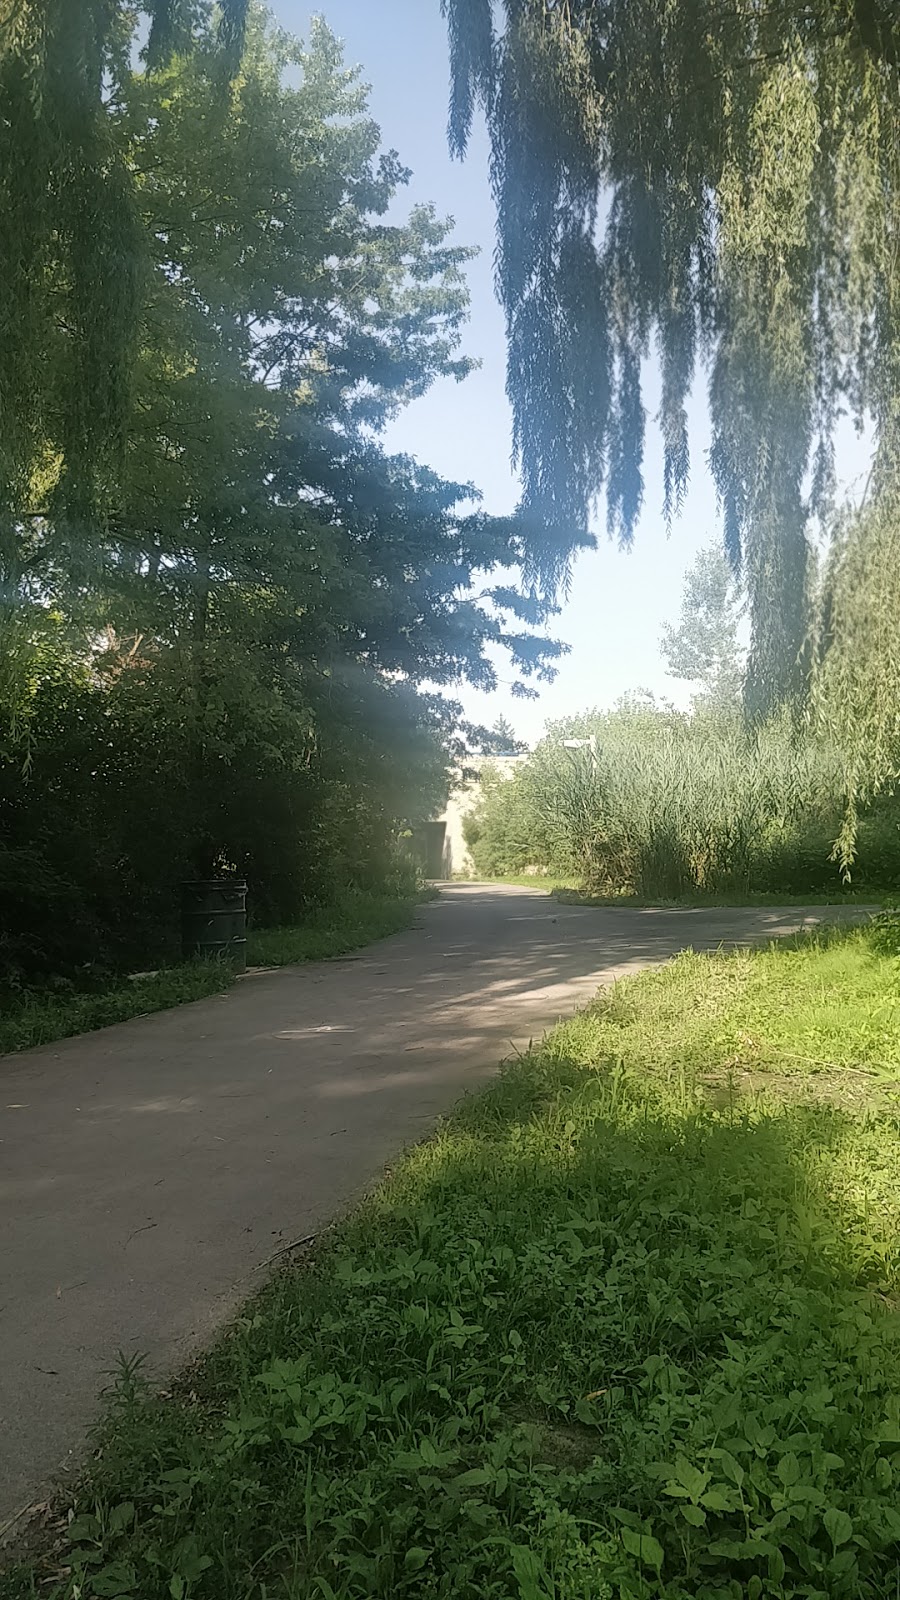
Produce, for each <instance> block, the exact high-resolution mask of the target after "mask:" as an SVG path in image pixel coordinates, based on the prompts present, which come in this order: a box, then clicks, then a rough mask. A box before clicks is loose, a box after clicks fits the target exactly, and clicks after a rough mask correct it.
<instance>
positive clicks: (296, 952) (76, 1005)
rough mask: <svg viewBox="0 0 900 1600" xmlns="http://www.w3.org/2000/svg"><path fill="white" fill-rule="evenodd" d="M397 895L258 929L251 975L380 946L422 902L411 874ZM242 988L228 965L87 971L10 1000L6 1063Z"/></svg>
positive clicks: (251, 943)
mask: <svg viewBox="0 0 900 1600" xmlns="http://www.w3.org/2000/svg"><path fill="white" fill-rule="evenodd" d="M389 887H390V890H391V892H389V893H387V892H384V893H380V894H377V893H372V892H366V891H365V890H361V889H354V890H344V891H342V892H339V893H337V894H336V895H334V896H333V897H332V899H331V900H330V901H329V903H328V904H327V905H325V906H318V907H317V906H313V907H311V908H310V910H309V911H308V912H307V913H306V914H305V916H304V919H303V922H302V923H299V924H295V925H293V926H288V927H283V928H253V927H251V928H250V929H249V932H248V937H247V962H248V965H249V966H251V967H255V966H259V967H276V966H288V965H292V964H293V963H295V962H299V961H324V960H327V959H328V958H329V957H330V956H340V955H344V954H345V953H346V952H347V951H348V950H357V949H359V947H360V946H361V945H365V944H371V943H372V941H373V940H374V939H382V938H385V937H386V936H387V935H388V934H391V933H398V932H399V931H400V929H401V928H406V927H408V926H409V923H410V920H411V916H412V910H413V907H414V906H415V905H416V903H417V901H418V898H419V897H418V894H417V893H416V891H415V884H414V881H413V879H412V877H411V875H410V874H409V873H405V874H403V875H400V876H398V878H397V880H396V881H395V882H394V883H393V884H391V885H390V886H389ZM233 980H234V974H233V972H232V971H231V970H230V968H229V967H228V965H227V964H224V963H222V962H221V961H190V962H185V963H184V964H181V965H177V966H172V967H165V968H163V969H162V970H161V971H159V972H148V973H138V974H136V975H135V976H134V977H132V978H130V979H122V978H118V979H117V978H116V977H115V975H113V974H110V972H108V971H104V970H103V969H102V968H100V967H98V966H96V965H90V964H85V965H84V966H82V967H81V968H80V969H76V971H75V973H74V975H73V976H72V977H68V978H67V977H61V976H58V975H55V976H54V977H52V978H51V979H50V980H49V981H48V982H47V983H45V984H44V985H43V986H41V987H32V988H29V989H18V990H14V991H12V992H7V993H4V994H3V996H2V1010H0V1055H2V1054H3V1053H4V1052H6V1051H14V1050H30V1049H31V1048H32V1047H33V1046H34V1045H39V1044H50V1043H52V1041H53V1040H54V1039H67V1038H69V1037H70V1036H71V1035H72V1034H77V1033H88V1032H90V1031H91V1029H93V1028H105V1027H108V1026H109V1024H110V1023H113V1022H127V1021H128V1019H129V1018H130V1017H142V1016H144V1015H146V1014H147V1013H148V1012H150V1011H165V1010H167V1009H168V1008H169V1007H170V1006H176V1005H182V1004H183V1003H184V1002H185V1001H187V1000H201V999H202V998H203V997H204V996H205V995H209V994H219V993H220V992H221V991H222V990H223V989H225V988H227V987H228V985H229V984H231V983H232V982H233Z"/></svg>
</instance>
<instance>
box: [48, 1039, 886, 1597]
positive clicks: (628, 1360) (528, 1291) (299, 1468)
mask: <svg viewBox="0 0 900 1600" xmlns="http://www.w3.org/2000/svg"><path fill="white" fill-rule="evenodd" d="M551 1084H552V1085H553V1086H555V1092H554V1093H553V1094H552V1095H551V1093H550V1088H551ZM898 1177H900V1145H898V1134H897V1124H896V1121H895V1120H894V1119H891V1118H880V1119H878V1118H875V1119H864V1118H858V1117H853V1116H851V1115H850V1114H848V1113H847V1112H846V1111H845V1110H843V1109H841V1108H839V1107H834V1106H827V1105H820V1106H815V1105H797V1104H791V1105H781V1106H778V1105H769V1106H766V1105H763V1104H761V1103H759V1102H756V1101H752V1102H745V1101H741V1100H740V1099H739V1098H736V1099H735V1101H734V1102H733V1103H732V1104H731V1105H730V1106H729V1107H728V1108H726V1110H724V1111H723V1110H722V1109H720V1108H716V1107H715V1106H710V1105H709V1103H708V1102H707V1101H705V1100H704V1099H703V1098H702V1096H698V1095H697V1093H696V1092H695V1091H694V1089H693V1088H692V1087H691V1086H690V1085H689V1084H686V1083H685V1082H684V1081H681V1080H679V1079H678V1077H677V1076H675V1077H673V1078H670V1079H663V1078H659V1079H649V1080H645V1081H642V1082H639V1081H637V1079H636V1078H635V1077H634V1076H630V1075H628V1074H626V1073H623V1072H621V1071H616V1070H614V1069H613V1070H608V1071H602V1072H598V1071H596V1070H593V1069H586V1068H584V1067H583V1066H580V1065H579V1064H578V1063H576V1062H572V1061H568V1062H567V1061H565V1060H564V1059H560V1057H559V1054H558V1053H557V1054H556V1055H555V1056H554V1058H553V1061H552V1064H550V1065H548V1063H547V1062H546V1060H542V1058H541V1055H540V1052H535V1053H534V1054H533V1055H531V1056H529V1057H526V1058H525V1059H524V1060H523V1061H522V1062H520V1063H518V1064H516V1065H515V1066H514V1067H513V1068H511V1069H510V1070H509V1071H508V1072H507V1073H506V1074H505V1075H504V1077H503V1078H502V1079H501V1080H500V1081H499V1082H498V1083H497V1084H496V1085H495V1086H494V1088H493V1089H491V1090H489V1091H488V1092H487V1093H486V1094H485V1095H484V1096H481V1097H479V1099H477V1100H474V1101H472V1102H471V1103H469V1104H467V1105H466V1106H464V1107H463V1108H462V1110H461V1111H460V1112H459V1113H458V1114H457V1115H456V1116H455V1117H454V1118H452V1119H450V1120H449V1121H448V1123H447V1124H446V1125H445V1126H444V1127H443V1128H442V1129H441V1130H440V1131H439V1132H438V1134H437V1135H436V1136H435V1137H434V1138H433V1139H431V1140H429V1141H427V1142H426V1143H425V1144H423V1145H421V1146H419V1147H417V1148H416V1149H415V1150H413V1151H412V1152H410V1153H409V1155H408V1156H407V1157H406V1158H405V1159H404V1161H403V1162H402V1163H401V1164H400V1166H399V1168H398V1170H397V1171H396V1173H395V1174H394V1175H393V1176H392V1177H391V1178H390V1179H389V1180H388V1182H387V1183H386V1184H385V1185H384V1186H383V1187H382V1188H381V1190H380V1191H379V1192H378V1193H377V1194H376V1195H375V1196H374V1197H373V1198H372V1200H371V1201H370V1202H369V1203H368V1204H367V1205H366V1206H365V1207H363V1209H362V1210H361V1211H360V1212H359V1213H357V1214H356V1215H355V1216H354V1217H353V1218H351V1219H350V1221H349V1222H347V1223H346V1224H344V1225H343V1226H342V1227H341V1228H339V1229H338V1230H337V1231H336V1233H335V1234H334V1236H332V1237H331V1238H330V1239H329V1240H328V1241H327V1243H326V1244H325V1245H324V1246H323V1247H322V1248H321V1249H320V1250H319V1251H318V1252H317V1253H316V1254H315V1255H314V1257H313V1259H312V1262H311V1263H309V1264H307V1265H305V1266H303V1267H302V1268H291V1269H288V1270H286V1271H284V1272H283V1273H281V1274H279V1275H278V1277H277V1278H276V1279H275V1280H274V1281H273V1283H272V1284H270V1286H269V1287H268V1288H267V1289H266V1290H265V1291H264V1292H263V1294H262V1295H261V1296H260V1297H259V1298H258V1299H257V1300H256V1301H254V1302H252V1303H251V1304H250V1305H249V1306H248V1307H247V1308H246V1312H245V1315H244V1316H243V1317H242V1318H241V1319H239V1321H238V1323H237V1324H236V1325H235V1327H234V1328H233V1329H232V1331H231V1333H230V1334H229V1336H228V1337H227V1338H226V1339H224V1340H223V1341H221V1342H220V1344H219V1345H218V1346H217V1347H216V1349H215V1350H214V1351H213V1352H211V1354H210V1355H209V1356H208V1357H207V1358H206V1360H205V1362H204V1363H203V1364H202V1366H201V1367H200V1368H199V1369H196V1370H195V1371H194V1372H193V1373H192V1374H191V1378H190V1382H189V1386H188V1388H187V1391H184V1390H183V1391H182V1395H181V1399H180V1401H179V1403H177V1404H173V1403H172V1402H160V1401H159V1400H157V1399H154V1398H153V1397H152V1396H150V1395H146V1396H137V1397H135V1395H133V1394H132V1395H130V1396H128V1395H126V1396H124V1398H123V1396H122V1395H121V1394H120V1395H119V1398H118V1400H117V1401H115V1402H114V1405H113V1410H112V1411H111V1413H110V1415H109V1417H108V1419H107V1423H106V1425H105V1429H104V1431H103V1454H102V1457H101V1460H100V1462H99V1464H98V1466H97V1468H96V1469H95V1473H94V1477H93V1482H92V1485H90V1486H89V1488H88V1491H87V1502H88V1504H89V1506H93V1507H94V1508H95V1509H96V1508H98V1507H100V1508H102V1507H104V1506H106V1507H108V1506H109V1505H110V1504H111V1503H114V1502H115V1501H116V1499H117V1498H119V1499H123V1498H125V1496H126V1495H127V1498H128V1502H129V1504H133V1505H134V1506H135V1507H136V1512H135V1516H136V1521H135V1522H134V1523H133V1524H129V1525H128V1526H127V1527H125V1528H124V1529H119V1530H118V1531H117V1532H115V1531H114V1532H113V1533H108V1532H107V1531H106V1524H102V1519H101V1524H98V1526H101V1527H102V1531H101V1532H100V1534H99V1535H97V1534H95V1536H94V1538H95V1545H96V1541H97V1538H99V1540H100V1544H101V1546H102V1555H103V1560H104V1561H106V1562H108V1563H109V1562H114V1561H122V1562H124V1563H126V1564H130V1568H129V1570H131V1569H133V1571H134V1575H135V1580H136V1585H137V1588H136V1592H139V1593H140V1594H141V1596H142V1600H143V1597H146V1600H155V1597H156V1596H157V1595H159V1596H160V1600H161V1597H162V1596H163V1595H164V1594H165V1593H166V1592H171V1591H167V1590H166V1588H165V1586H164V1585H163V1583H162V1580H161V1577H160V1574H161V1573H162V1574H163V1576H165V1575H166V1574H168V1575H169V1577H170V1576H171V1574H172V1573H173V1572H174V1573H176V1575H177V1571H178V1566H177V1564H178V1562H179V1561H181V1562H182V1563H184V1561H185V1560H187V1557H186V1556H185V1553H184V1552H185V1550H186V1549H187V1550H189V1552H191V1557H190V1558H191V1560H193V1561H195V1564H196V1562H197V1561H207V1560H208V1561H209V1563H210V1564H209V1566H208V1567H205V1566H203V1567H201V1568H199V1569H198V1570H197V1571H196V1573H195V1576H194V1578H193V1579H192V1580H191V1588H190V1594H191V1596H192V1597H193V1596H196V1597H197V1600H207V1597H209V1600H212V1597H213V1596H216V1600H232V1597H233V1600H238V1597H240V1600H245V1597H246V1596H248V1595H250V1594H251V1593H252V1594H256V1593H257V1592H259V1593H261V1592H262V1590H261V1589H259V1588H258V1586H259V1585H260V1584H268V1585H270V1586H272V1585H276V1586H277V1590H276V1589H271V1592H278V1593H283V1594H286V1595H290V1596H294V1597H297V1600H299V1597H300V1596H304V1597H305V1596H311V1595H314V1594H321V1595H325V1596H328V1595H334V1596H337V1597H339V1600H350V1597H353V1600H363V1597H369V1596H384V1597H387V1596H394V1595H407V1594H408V1595H429V1596H430V1595H433V1596H447V1597H450V1596H453V1597H454V1600H456V1597H462V1600H468V1597H471V1600H475V1597H476V1596H477V1597H479V1600H480V1597H481V1596H484V1595H487V1596H496V1597H498V1600H500V1597H503V1600H508V1597H510V1596H512V1597H515V1596H520V1597H522V1600H545V1597H547V1596H551V1595H552V1596H554V1597H556V1600H586V1597H587V1596H588V1595H590V1596H596V1595H603V1594H610V1595H613V1594H623V1595H624V1594H632V1595H640V1594H643V1595H647V1596H651V1595H659V1596H663V1595H664V1596H667V1597H673V1600H674V1597H678V1600H687V1597H688V1596H690V1597H691V1600H714V1597H719V1596H730V1595H734V1596H738V1595H750V1594H756V1595H759V1596H766V1595H771V1596H773V1597H775V1596H780V1597H783V1596H789V1595H794V1594H801V1593H802V1594H804V1595H807V1596H808V1595H810V1594H822V1595H826V1596H831V1595H834V1596H838V1595H847V1596H850V1595H853V1596H886V1595H887V1594H888V1593H891V1594H893V1593H894V1587H893V1586H894V1585H895V1584H896V1581H897V1576H898V1569H897V1562H896V1541H897V1539H898V1537H900V1519H898V1517H897V1513H896V1512H895V1511H894V1509H893V1502H894V1498H895V1492H894V1489H893V1487H892V1484H893V1470H894V1469H893V1466H892V1454H893V1450H894V1448H895V1447H896V1448H900V1429H898V1421H900V1413H898V1407H897V1401H896V1396H897V1392H898V1346H897V1319H896V1317H895V1316H894V1315H893V1313H892V1310H891V1304H892V1297H893V1294H894V1290H895V1287H896V1280H897V1271H898V1268H897V1245H898V1240H897V1229H896V1225H895V1220H894V1216H895V1214H894V1210H893V1203H892V1202H890V1196H891V1194H892V1193H893V1192H896V1190H897V1187H898V1185H897V1179H898ZM873 1196H874V1197H875V1198H876V1200H877V1202H878V1203H877V1204H876V1205H875V1206H874V1207H873V1204H872V1201H873ZM882 1200H883V1201H884V1204H882ZM107 1524H108V1517H107ZM185 1540H188V1545H187V1546H185V1545H184V1543H183V1541H185ZM191 1541H193V1542H192V1543H191ZM411 1551H413V1552H416V1553H415V1554H414V1555H413V1556H412V1557H410V1552H411ZM77 1559H78V1558H77V1551H76V1565H77ZM154 1563H155V1564H154ZM251 1577H252V1582H251ZM166 1581H167V1582H168V1578H167V1580H166ZM254 1584H255V1585H257V1588H254V1587H253V1585H254ZM529 1585H530V1587H529ZM267 1592H270V1591H267Z"/></svg>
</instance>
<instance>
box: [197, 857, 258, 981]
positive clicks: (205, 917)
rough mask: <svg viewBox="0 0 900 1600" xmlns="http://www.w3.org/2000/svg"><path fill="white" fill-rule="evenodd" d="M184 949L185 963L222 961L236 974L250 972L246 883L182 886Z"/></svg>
mask: <svg viewBox="0 0 900 1600" xmlns="http://www.w3.org/2000/svg"><path fill="white" fill-rule="evenodd" d="M181 949H182V953H183V955H184V957H185V960H190V959H191V958H192V957H193V956H200V957H202V958H203V960H205V961H211V960H213V958H215V957H218V958H219V959H221V960H223V961H227V962H228V964H229V966H231V967H233V968H234V970H235V972H245V971H246V969H247V885H246V883H241V882H240V881H239V880H238V879H235V878H202V879H198V880H197V881H196V882H192V883H183V884H182V885H181Z"/></svg>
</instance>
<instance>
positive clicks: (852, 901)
mask: <svg viewBox="0 0 900 1600" xmlns="http://www.w3.org/2000/svg"><path fill="white" fill-rule="evenodd" d="M551 892H552V893H553V895H554V896H555V897H556V899H557V900H559V901H561V902H562V903H563V904H564V905H572V906H677V907H684V908H685V909H697V910H702V909H703V907H705V906H854V905H865V906H872V905H876V906H879V905H881V904H882V902H883V901H884V900H886V899H890V898H894V891H881V890H878V889H841V888H840V887H838V888H835V889H834V890H833V891H832V892H831V893H829V894H816V893H808V894H785V893H777V894H776V893H775V892H774V891H773V892H771V893H770V892H769V891H768V890H762V889H747V890H744V891H741V892H739V891H737V890H735V891H733V892H731V893H729V894H724V893H721V894H691V895H681V896H679V897H677V898H674V899H666V898H664V897H662V896H659V895H657V896H656V897H654V898H648V897H646V896H644V897H642V896H641V895H636V894H589V893H586V892H585V891H584V890H582V889H577V888H571V887H570V886H569V885H568V884H564V885H561V886H560V887H558V888H555V889H553V890H552V891H551Z"/></svg>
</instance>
